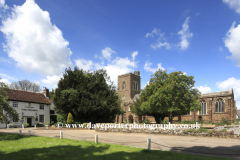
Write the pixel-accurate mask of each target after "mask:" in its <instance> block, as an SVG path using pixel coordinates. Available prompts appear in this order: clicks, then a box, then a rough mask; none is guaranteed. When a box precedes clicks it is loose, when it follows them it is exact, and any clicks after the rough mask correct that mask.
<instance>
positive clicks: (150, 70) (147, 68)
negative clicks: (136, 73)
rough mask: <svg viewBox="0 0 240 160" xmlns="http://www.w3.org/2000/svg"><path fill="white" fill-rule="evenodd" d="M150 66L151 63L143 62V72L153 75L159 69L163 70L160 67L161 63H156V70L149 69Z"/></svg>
mask: <svg viewBox="0 0 240 160" xmlns="http://www.w3.org/2000/svg"><path fill="white" fill-rule="evenodd" d="M151 65H152V63H151V62H149V61H147V62H145V65H144V70H145V71H147V72H152V73H155V72H156V71H157V70H159V69H161V70H165V68H163V67H162V63H158V68H151Z"/></svg>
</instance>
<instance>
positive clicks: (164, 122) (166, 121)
mask: <svg viewBox="0 0 240 160" xmlns="http://www.w3.org/2000/svg"><path fill="white" fill-rule="evenodd" d="M161 124H169V121H168V120H163V121H162V122H161Z"/></svg>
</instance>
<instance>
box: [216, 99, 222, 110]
mask: <svg viewBox="0 0 240 160" xmlns="http://www.w3.org/2000/svg"><path fill="white" fill-rule="evenodd" d="M216 112H224V102H223V100H222V99H218V100H217V102H216Z"/></svg>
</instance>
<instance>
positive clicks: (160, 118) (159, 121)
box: [152, 114, 166, 124]
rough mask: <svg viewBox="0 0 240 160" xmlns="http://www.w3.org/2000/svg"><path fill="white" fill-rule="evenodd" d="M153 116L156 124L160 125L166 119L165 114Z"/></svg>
mask: <svg viewBox="0 0 240 160" xmlns="http://www.w3.org/2000/svg"><path fill="white" fill-rule="evenodd" d="M152 116H153V117H154V118H155V121H156V124H160V123H161V122H162V121H163V120H164V118H165V117H166V115H164V114H152Z"/></svg>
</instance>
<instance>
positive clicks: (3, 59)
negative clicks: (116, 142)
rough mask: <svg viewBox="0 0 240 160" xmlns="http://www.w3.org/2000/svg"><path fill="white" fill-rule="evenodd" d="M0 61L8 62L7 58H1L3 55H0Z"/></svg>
mask: <svg viewBox="0 0 240 160" xmlns="http://www.w3.org/2000/svg"><path fill="white" fill-rule="evenodd" d="M0 62H1V63H10V61H9V60H7V59H5V58H3V57H0Z"/></svg>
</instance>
